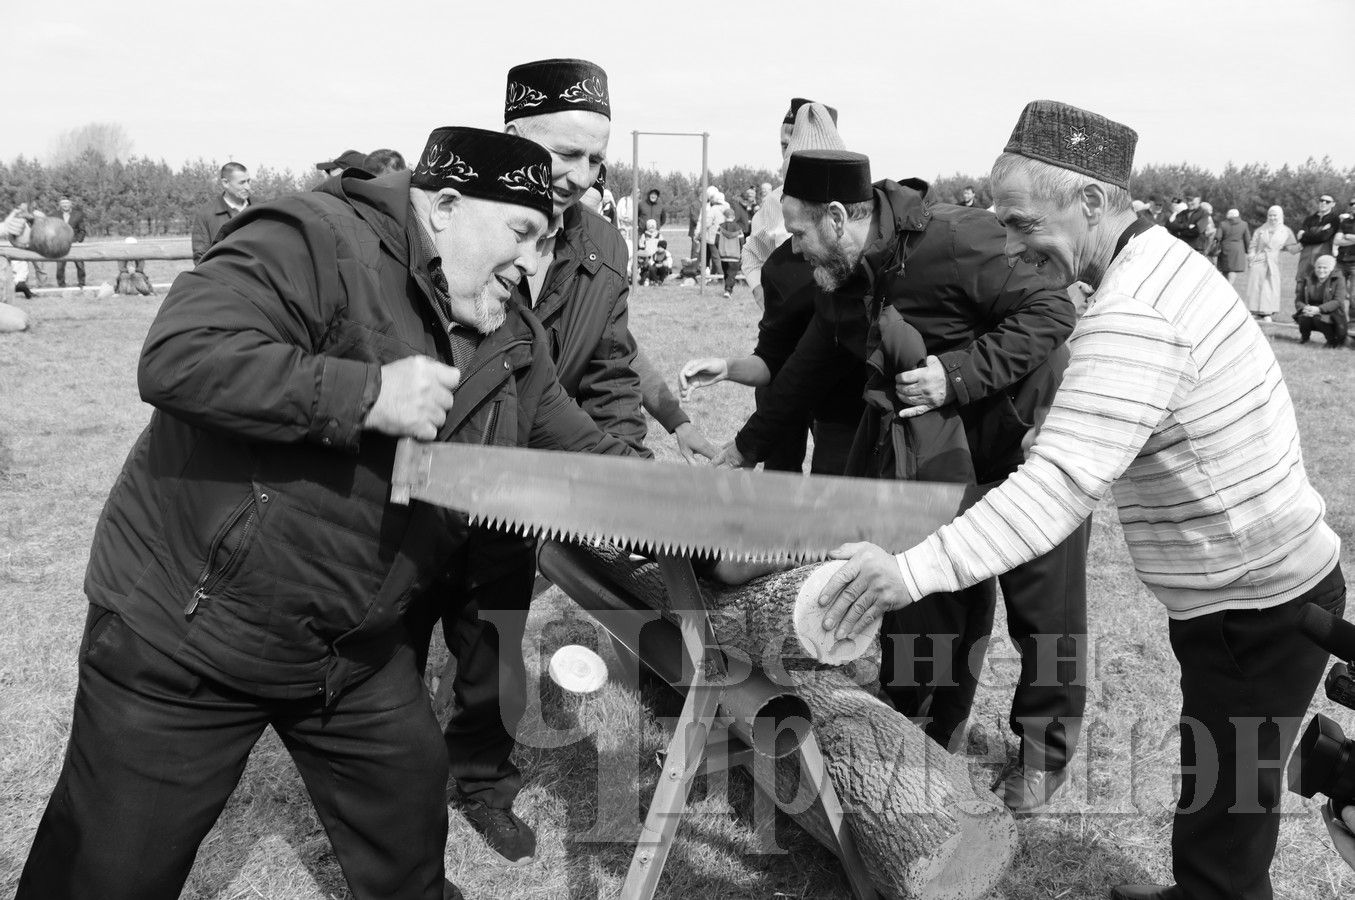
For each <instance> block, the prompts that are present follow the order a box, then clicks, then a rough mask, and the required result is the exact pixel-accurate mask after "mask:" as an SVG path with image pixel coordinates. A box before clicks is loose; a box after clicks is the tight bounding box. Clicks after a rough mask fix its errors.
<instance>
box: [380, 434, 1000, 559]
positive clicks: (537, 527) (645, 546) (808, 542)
mask: <svg viewBox="0 0 1355 900" xmlns="http://www.w3.org/2000/svg"><path fill="white" fill-rule="evenodd" d="M974 495H975V492H974V491H973V489H972V488H971V489H967V488H966V487H965V486H964V485H959V484H942V483H935V482H918V481H885V480H877V479H866V478H841V477H834V476H824V475H812V476H805V475H799V474H795V473H786V472H759V471H753V470H749V469H716V468H713V467H711V466H691V465H686V464H684V463H666V462H655V461H652V460H644V459H637V458H634V457H617V456H600V455H596V454H590V453H563V452H555V451H545V450H527V449H520V448H509V447H482V446H478V445H471V444H447V443H438V444H427V443H421V442H418V441H413V440H410V439H405V440H402V441H401V443H400V448H399V451H398V453H397V455H396V461H395V471H394V473H393V478H392V498H393V499H394V500H395V501H396V502H400V503H407V502H409V501H410V500H422V501H425V502H428V503H435V504H438V505H440V506H445V507H448V508H451V509H457V510H461V511H464V512H465V513H467V514H468V515H469V516H470V518H471V521H472V523H474V524H479V525H484V526H487V527H491V528H500V529H505V530H508V531H512V532H516V533H519V534H523V535H530V536H536V537H546V538H551V539H559V540H572V541H582V542H585V543H591V542H601V541H606V542H609V543H615V544H620V545H622V546H625V547H629V548H631V549H634V550H637V551H639V552H643V553H646V554H658V553H665V554H674V555H687V556H692V555H699V554H709V555H720V556H722V557H725V558H730V559H750V560H751V559H758V560H762V559H768V560H797V561H812V560H820V559H826V558H827V557H828V554H829V553H830V552H831V551H832V550H834V549H836V548H837V547H839V546H841V545H842V544H845V543H849V542H853V541H869V542H870V543H873V544H877V545H879V546H880V547H883V548H884V549H886V550H888V551H890V552H891V553H899V552H902V551H903V550H906V549H908V548H909V547H911V546H913V545H914V544H917V543H918V542H920V541H921V540H922V539H924V538H926V537H927V536H928V535H929V534H931V533H932V532H933V531H935V530H936V529H937V528H939V527H940V526H942V525H944V524H946V523H947V522H949V521H951V520H952V519H953V518H955V516H956V515H957V514H959V512H960V511H961V510H962V509H963V508H964V507H965V506H966V505H967V503H968V502H971V501H972V498H973V496H974Z"/></svg>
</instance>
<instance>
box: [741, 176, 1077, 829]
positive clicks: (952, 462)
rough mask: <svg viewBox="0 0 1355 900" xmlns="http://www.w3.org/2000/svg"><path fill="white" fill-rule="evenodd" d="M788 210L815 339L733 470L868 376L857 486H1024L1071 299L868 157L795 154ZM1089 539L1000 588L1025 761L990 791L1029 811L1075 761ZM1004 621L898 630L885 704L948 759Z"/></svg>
mask: <svg viewBox="0 0 1355 900" xmlns="http://www.w3.org/2000/svg"><path fill="white" fill-rule="evenodd" d="M781 206H782V212H783V213H784V216H785V224H786V229H787V230H788V231H789V232H790V234H791V246H792V249H794V250H798V252H800V253H801V254H802V255H803V256H804V258H805V259H806V260H808V261H809V262H810V263H811V264H812V265H813V266H814V277H815V279H816V280H817V282H818V286H819V288H820V291H819V292H818V296H817V298H816V303H815V309H814V315H813V318H812V319H811V321H810V324H809V326H808V327H807V329H806V330H805V334H804V337H803V338H802V339H801V340H800V342H799V343H798V344H797V345H796V347H795V350H794V352H793V353H792V354H791V355H790V358H789V359H787V360H786V362H785V364H784V365H783V366H782V367H781V370H780V372H779V373H778V374H777V377H776V379H775V380H774V381H773V382H772V384H771V387H770V389H769V391H768V394H767V396H766V397H765V398H764V400H763V401H762V402H761V403H759V405H758V409H757V412H755V413H754V414H753V416H752V417H751V418H750V419H749V420H748V422H747V423H746V424H745V425H744V427H743V428H742V429H741V430H740V431H739V433H738V435H737V436H736V438H735V440H734V443H733V444H732V445H731V446H730V447H728V448H726V450H725V454H724V461H727V462H729V463H731V464H736V465H747V464H750V463H751V462H755V461H757V460H760V459H763V458H765V457H766V456H767V455H768V454H769V453H770V452H771V450H772V448H773V447H774V446H775V444H776V441H777V440H779V435H780V434H781V433H783V432H784V430H785V429H786V427H788V426H789V425H791V424H793V422H794V421H795V418H794V417H795V416H797V415H803V413H804V411H805V410H808V409H813V408H814V404H815V403H817V402H818V399H819V398H820V397H822V396H823V394H824V391H825V389H826V388H827V387H828V386H829V385H831V384H832V383H833V379H834V378H835V377H838V376H840V374H841V373H842V372H843V371H844V370H846V368H847V367H848V366H849V365H850V366H856V367H864V369H861V368H858V369H857V371H858V372H862V371H864V373H865V375H866V380H865V382H864V385H861V384H858V387H864V388H865V393H864V397H865V402H866V409H865V413H864V415H863V416H862V418H861V421H860V423H859V426H858V429H857V431H856V434H855V440H854V442H853V444H852V452H851V455H850V457H849V459H848V460H847V463H846V472H847V474H849V475H857V476H865V477H887V478H900V479H909V480H912V479H917V480H926V481H952V482H962V483H967V484H980V485H992V484H995V483H1000V482H1001V481H1002V480H1003V479H1004V478H1007V477H1008V476H1010V475H1011V474H1012V473H1013V472H1014V471H1016V469H1017V467H1018V466H1020V465H1021V463H1022V462H1023V460H1024V454H1023V448H1022V444H1023V441H1024V439H1025V438H1026V436H1027V434H1028V432H1029V429H1030V428H1031V426H1032V425H1033V424H1034V422H1035V419H1036V416H1037V415H1038V412H1039V410H1040V408H1041V407H1042V406H1043V405H1044V403H1046V402H1047V399H1048V397H1050V396H1052V395H1053V391H1054V387H1055V386H1056V385H1057V384H1058V377H1059V374H1060V372H1061V367H1062V363H1063V361H1064V360H1065V359H1066V354H1065V351H1064V350H1063V347H1062V345H1063V342H1064V341H1065V339H1066V338H1067V336H1068V334H1069V333H1070V332H1071V331H1072V328H1073V321H1074V310H1073V306H1072V303H1071V302H1070V301H1069V299H1068V297H1067V295H1066V294H1065V293H1063V292H1062V291H1061V290H1059V289H1057V288H1056V287H1055V286H1054V285H1052V284H1051V283H1049V281H1048V279H1046V278H1045V277H1043V276H1042V275H1041V274H1040V273H1039V272H1038V271H1037V270H1036V268H1035V267H1034V266H1031V265H1027V264H1025V263H1017V264H1016V265H1015V266H1011V265H1009V263H1008V259H1007V257H1006V254H1005V253H1004V249H1003V244H1004V237H1003V232H1002V226H1001V225H1000V224H998V221H997V219H996V218H995V217H994V216H993V214H992V213H990V212H988V211H987V210H983V209H969V208H966V207H962V206H957V205H954V204H950V203H944V202H940V201H936V200H933V199H932V197H931V196H930V195H929V187H928V185H927V183H926V182H923V181H919V180H917V179H908V180H906V181H903V182H895V181H891V180H887V179H886V180H882V181H878V182H875V183H874V184H872V183H871V178H870V162H869V160H867V159H866V158H865V157H864V156H862V155H861V154H859V153H850V152H847V151H833V150H821V151H803V152H797V153H793V154H791V157H790V162H789V165H788V166H787V169H786V183H785V186H784V193H783V196H782V201H781ZM858 377H860V376H859V375H858ZM1088 533H1089V532H1088V529H1087V527H1082V528H1080V529H1077V530H1076V531H1075V533H1073V534H1070V535H1067V536H1066V539H1065V540H1063V541H1060V542H1058V543H1057V545H1056V546H1054V547H1052V548H1046V549H1047V550H1048V552H1044V553H1042V554H1040V555H1039V556H1038V558H1036V559H1033V560H1031V561H1030V562H1028V563H1026V564H1025V565H1023V566H1021V567H1020V568H1019V569H1017V570H1016V571H1014V572H1012V573H1010V574H1009V575H1007V576H1006V577H1005V578H1004V579H1003V581H1002V588H1003V599H1004V601H1005V603H1006V608H1007V617H1008V627H1009V632H1010V634H1011V637H1012V640H1013V642H1014V643H1015V644H1016V646H1017V648H1018V649H1019V650H1020V652H1021V673H1020V676H1019V679H1018V682H1017V685H1016V690H1015V692H1014V693H1013V697H1012V707H1011V717H1010V720H1009V723H1010V726H1011V728H1012V730H1013V732H1014V733H1015V734H1016V735H1017V736H1018V737H1019V738H1020V751H1019V753H1018V754H1017V756H1016V757H1015V758H1013V759H1012V760H1010V761H1009V762H1008V763H1007V765H1006V766H1005V767H1004V768H1003V770H1002V771H1001V773H1000V774H999V776H998V778H997V780H996V783H995V784H994V786H993V787H994V789H995V790H996V791H997V792H998V793H999V794H1000V795H1001V796H1002V799H1003V802H1004V803H1005V804H1006V805H1007V806H1008V808H1010V809H1012V810H1013V811H1015V812H1018V813H1031V812H1035V811H1038V810H1039V809H1041V808H1042V807H1043V806H1044V805H1045V804H1046V803H1048V801H1049V799H1050V798H1051V797H1052V796H1053V794H1054V793H1055V792H1056V791H1058V790H1059V788H1060V787H1061V786H1062V785H1063V784H1064V782H1065V780H1066V777H1067V769H1066V767H1067V764H1068V761H1069V759H1070V758H1071V757H1072V755H1073V752H1074V750H1075V748H1076V745H1077V739H1078V734H1079V727H1080V724H1081V720H1082V713H1083V709H1084V707H1085V704H1086V688H1085V674H1086V673H1085V659H1086V624H1085V620H1086V585H1085V568H1086V551H1087V538H1088ZM995 607H996V592H995V587H994V584H993V582H992V581H991V580H989V581H987V582H985V583H983V584H980V585H977V586H976V587H973V588H972V589H971V590H969V591H967V592H966V593H964V594H963V595H957V594H956V593H953V592H947V591H937V592H934V596H931V597H928V599H927V601H926V602H923V603H919V604H917V605H916V606H914V607H910V608H909V609H905V610H900V611H899V612H897V613H892V614H891V615H890V616H889V618H888V619H887V620H886V621H885V623H884V627H883V634H884V635H885V638H884V640H885V641H886V649H885V652H884V654H883V660H884V663H883V665H884V667H883V669H882V670H881V683H882V685H883V687H884V691H885V693H886V695H887V696H888V697H889V698H890V700H892V701H893V703H894V705H895V707H896V708H897V709H899V710H900V711H903V712H905V713H906V714H908V715H910V716H913V717H916V718H922V717H926V718H927V719H928V721H927V722H926V725H925V730H926V732H927V734H928V735H929V736H931V737H932V738H934V739H935V740H936V741H937V742H938V743H940V744H941V745H942V746H945V747H947V748H950V749H952V750H953V749H955V748H957V747H958V746H960V744H961V742H962V741H963V738H964V730H965V723H966V721H967V720H968V717H969V712H970V708H971V706H972V704H973V699H974V692H975V689H976V687H977V678H978V674H979V671H978V670H979V667H980V666H981V663H982V657H983V651H982V649H981V647H979V648H978V649H977V652H973V651H975V649H976V645H979V643H980V642H982V641H986V639H987V637H988V634H989V632H990V631H991V629H992V624H993V616H994V611H995ZM891 644H892V646H893V650H892V651H891V650H890V649H889V645H891ZM933 659H936V660H937V662H936V663H935V665H934V666H933V665H932V664H931V660H933Z"/></svg>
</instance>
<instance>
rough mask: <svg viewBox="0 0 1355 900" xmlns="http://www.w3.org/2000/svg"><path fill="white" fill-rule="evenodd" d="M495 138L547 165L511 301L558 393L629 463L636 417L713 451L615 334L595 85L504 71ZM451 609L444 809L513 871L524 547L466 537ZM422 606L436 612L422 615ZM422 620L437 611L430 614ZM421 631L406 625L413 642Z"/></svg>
mask: <svg viewBox="0 0 1355 900" xmlns="http://www.w3.org/2000/svg"><path fill="white" fill-rule="evenodd" d="M504 122H505V130H506V131H508V132H509V133H512V134H518V135H521V136H522V137H526V138H529V139H531V140H533V141H536V142H537V143H539V144H541V145H542V146H544V147H545V148H546V149H547V150H549V151H550V154H551V163H552V166H551V187H550V195H551V201H552V204H553V208H552V218H551V222H550V225H549V227H548V230H547V233H546V238H545V241H544V243H543V251H542V263H541V266H540V268H539V269H538V270H537V272H536V274H535V275H534V276H533V277H532V278H529V279H523V280H522V282H521V283H520V284H519V285H518V288H517V297H518V299H519V300H520V302H521V303H522V305H523V306H524V307H527V308H529V309H530V310H531V312H532V315H533V316H535V318H536V319H538V320H539V321H540V322H541V325H542V327H543V328H544V329H545V331H546V335H547V343H548V346H549V349H550V354H551V358H552V359H553V360H554V361H555V365H556V368H557V370H558V373H559V378H560V383H561V384H562V385H563V386H564V389H565V391H566V392H567V393H568V394H569V395H570V396H571V397H573V398H575V399H576V400H577V401H578V404H579V406H580V407H582V408H583V410H584V412H586V413H587V414H588V415H589V416H590V417H592V419H593V421H594V422H595V423H596V424H597V426H598V428H600V429H601V430H602V431H604V432H606V433H607V434H609V435H612V436H613V437H615V438H617V439H619V440H621V441H624V442H625V443H626V444H627V445H628V446H629V447H631V448H632V450H634V451H635V452H636V453H638V454H640V455H643V456H649V455H650V451H649V450H648V449H647V448H646V447H645V431H646V425H645V417H644V410H645V409H647V410H649V412H650V413H651V414H652V415H653V416H654V417H655V418H656V419H657V420H658V421H659V422H660V423H661V424H662V425H664V427H665V428H667V429H668V430H669V431H670V432H675V433H676V435H677V438H678V442H679V447H680V448H681V449H682V452H683V453H684V455H685V456H687V457H688V458H689V459H690V458H691V457H692V455H693V454H694V453H696V452H700V453H704V454H705V455H708V456H710V455H714V452H715V448H714V447H713V446H711V445H710V444H709V442H708V441H707V440H706V439H705V437H704V436H702V435H701V434H700V432H699V431H697V430H696V429H695V427H694V426H693V425H692V424H691V421H690V420H689V419H688V418H687V416H686V415H685V414H684V413H683V411H682V408H681V407H680V406H679V404H678V401H677V399H676V398H675V397H674V396H673V394H672V392H671V391H670V390H669V388H668V387H667V385H666V384H665V383H664V380H663V378H662V376H660V375H659V374H658V373H657V371H655V369H654V367H653V366H652V365H651V364H649V363H648V362H647V361H646V360H645V359H644V357H643V356H642V355H641V354H640V353H639V351H638V348H637V347H636V343H635V338H634V337H633V336H632V335H631V332H630V325H629V307H628V305H627V297H628V292H629V282H628V280H627V271H628V266H627V254H626V246H625V243H624V242H623V240H622V239H621V235H620V233H619V232H618V231H617V230H616V229H615V228H613V227H612V226H611V225H609V224H608V223H607V222H606V221H605V220H604V219H602V218H601V217H599V216H595V215H593V214H592V213H590V212H588V211H587V210H586V209H584V208H583V207H582V206H581V205H580V204H579V200H580V199H582V197H583V195H584V192H585V191H587V190H588V188H589V187H591V186H592V185H593V184H594V183H595V181H596V180H597V177H598V172H599V169H600V167H601V165H602V162H603V159H604V158H605V156H606V153H607V142H608V139H609V137H610V134H611V103H610V98H609V95H608V84H607V74H606V72H604V71H603V70H602V68H601V67H599V66H597V65H595V64H594V63H591V62H588V61H587V60H581V59H546V60H538V61H535V62H529V63H523V64H521V65H518V66H514V67H513V68H512V69H510V70H509V72H508V90H507V99H506V102H505V105H504ZM472 544H473V546H474V548H475V552H474V554H473V556H474V559H473V562H472V563H471V564H470V565H468V567H467V568H466V570H465V571H464V572H463V573H453V577H454V578H455V579H462V580H463V582H464V584H463V586H464V587H465V588H466V591H465V593H464V596H467V597H469V599H470V602H468V603H466V604H465V605H464V606H463V605H462V604H461V603H460V598H461V597H462V596H463V593H462V592H461V591H459V590H449V591H444V592H443V593H444V596H446V597H450V598H451V599H452V600H453V601H454V602H453V604H452V606H451V607H450V608H446V609H444V610H442V612H443V616H442V621H443V634H444V637H445V639H446V641H447V647H448V649H449V650H450V651H451V652H452V654H453V655H454V656H455V657H456V659H457V669H456V675H455V680H454V682H453V690H454V692H455V695H456V699H457V704H456V711H455V713H454V714H453V717H452V720H451V721H450V722H449V723H448V725H447V731H446V743H447V752H448V756H449V759H450V764H451V773H452V778H453V779H454V781H455V783H456V790H455V792H454V794H455V800H456V802H457V805H458V806H459V807H460V809H461V811H462V812H463V813H464V814H465V816H466V818H467V820H468V821H469V822H470V823H471V825H472V826H473V827H474V828H475V829H476V831H478V832H479V833H480V834H481V835H482V836H483V837H484V839H485V841H486V842H487V843H488V844H489V846H490V847H491V848H493V849H494V850H495V851H496V852H497V853H499V854H500V855H501V856H503V857H504V858H505V859H507V860H509V861H510V862H513V863H525V862H527V861H528V860H530V859H531V858H532V857H533V856H534V855H535V852H536V836H535V833H534V831H533V830H532V828H531V826H530V825H529V824H527V823H526V822H524V821H523V820H522V819H520V818H519V817H518V816H517V815H516V814H514V813H513V809H512V807H513V801H514V799H515V798H516V797H517V794H518V791H519V790H520V789H521V787H522V776H521V773H520V772H519V771H518V769H517V767H516V766H515V765H514V764H513V762H512V760H511V758H510V757H511V754H512V751H513V746H514V742H515V738H516V734H517V729H518V724H519V722H520V720H521V718H522V714H523V712H524V710H525V708H526V690H527V684H526V672H525V667H524V663H523V657H522V638H523V633H524V630H525V628H526V621H527V611H528V609H529V608H530V606H531V601H532V590H533V584H534V581H535V575H536V555H535V542H534V541H531V540H525V539H523V538H522V537H519V536H515V535H510V534H504V533H501V532H493V531H489V530H486V529H476V530H475V531H474V532H473V535H472ZM435 605H436V602H435ZM431 612H432V614H434V615H436V614H437V612H438V610H436V609H434V610H432V611H431ZM431 627H432V623H431V622H429V621H426V620H425V621H422V622H417V623H416V624H415V629H416V631H418V632H419V633H420V638H419V639H420V640H423V637H422V635H423V634H426V633H427V631H428V629H431Z"/></svg>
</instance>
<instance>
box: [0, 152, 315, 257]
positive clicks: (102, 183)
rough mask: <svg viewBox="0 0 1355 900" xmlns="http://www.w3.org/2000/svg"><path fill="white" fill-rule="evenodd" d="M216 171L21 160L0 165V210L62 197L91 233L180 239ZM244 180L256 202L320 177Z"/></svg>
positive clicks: (140, 160) (206, 166)
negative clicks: (76, 209) (81, 216)
mask: <svg viewBox="0 0 1355 900" xmlns="http://www.w3.org/2000/svg"><path fill="white" fill-rule="evenodd" d="M220 169H221V163H218V162H216V161H215V160H213V161H211V162H207V161H205V160H201V159H200V160H197V161H196V162H191V163H184V164H183V165H182V166H181V167H180V168H179V169H178V170H177V171H176V170H173V169H171V168H170V167H169V165H168V164H166V163H165V161H164V160H153V159H150V158H148V157H144V156H133V157H131V158H129V159H127V160H126V161H123V160H121V159H112V160H109V159H106V158H105V157H104V156H103V155H102V154H100V153H99V152H98V151H96V150H85V151H83V152H82V153H80V154H79V155H78V156H76V157H74V158H72V159H69V160H67V161H65V162H61V163H56V164H49V165H43V164H42V163H40V162H38V161H37V160H35V159H27V158H25V157H22V156H20V157H19V158H18V159H16V160H14V161H13V162H11V163H9V164H5V163H3V162H0V209H3V211H4V212H8V211H9V210H10V209H13V208H14V207H15V206H17V205H18V204H19V203H21V202H27V203H28V204H30V206H31V207H32V208H36V209H39V210H41V211H43V212H45V213H48V214H51V213H53V212H55V211H56V208H57V201H58V200H59V199H61V198H62V197H63V196H64V197H70V198H71V201H72V202H74V203H75V204H76V205H77V206H79V207H80V208H81V209H83V210H84V212H85V228H86V231H88V232H89V234H91V235H118V236H124V235H139V236H145V235H161V234H186V233H187V232H188V227H189V222H190V221H191V219H192V216H193V211H194V210H195V209H197V208H198V207H199V206H201V205H202V204H203V203H206V202H207V201H208V200H211V199H212V198H214V197H216V196H217V195H218V194H220V192H221V188H220V186H219V181H218V177H219V172H220ZM250 175H251V177H252V178H253V184H252V185H251V189H252V191H253V197H254V198H256V199H257V200H261V201H262V200H271V199H273V198H274V197H279V196H281V195H283V194H288V193H295V192H297V191H304V190H307V189H309V188H311V187H314V186H315V185H316V184H318V183H319V181H320V179H321V177H322V176H321V174H320V173H319V172H308V173H305V174H303V175H296V174H293V173H292V172H291V171H290V170H282V171H279V170H277V169H269V168H266V167H261V168H259V169H257V170H255V171H252V172H250Z"/></svg>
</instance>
